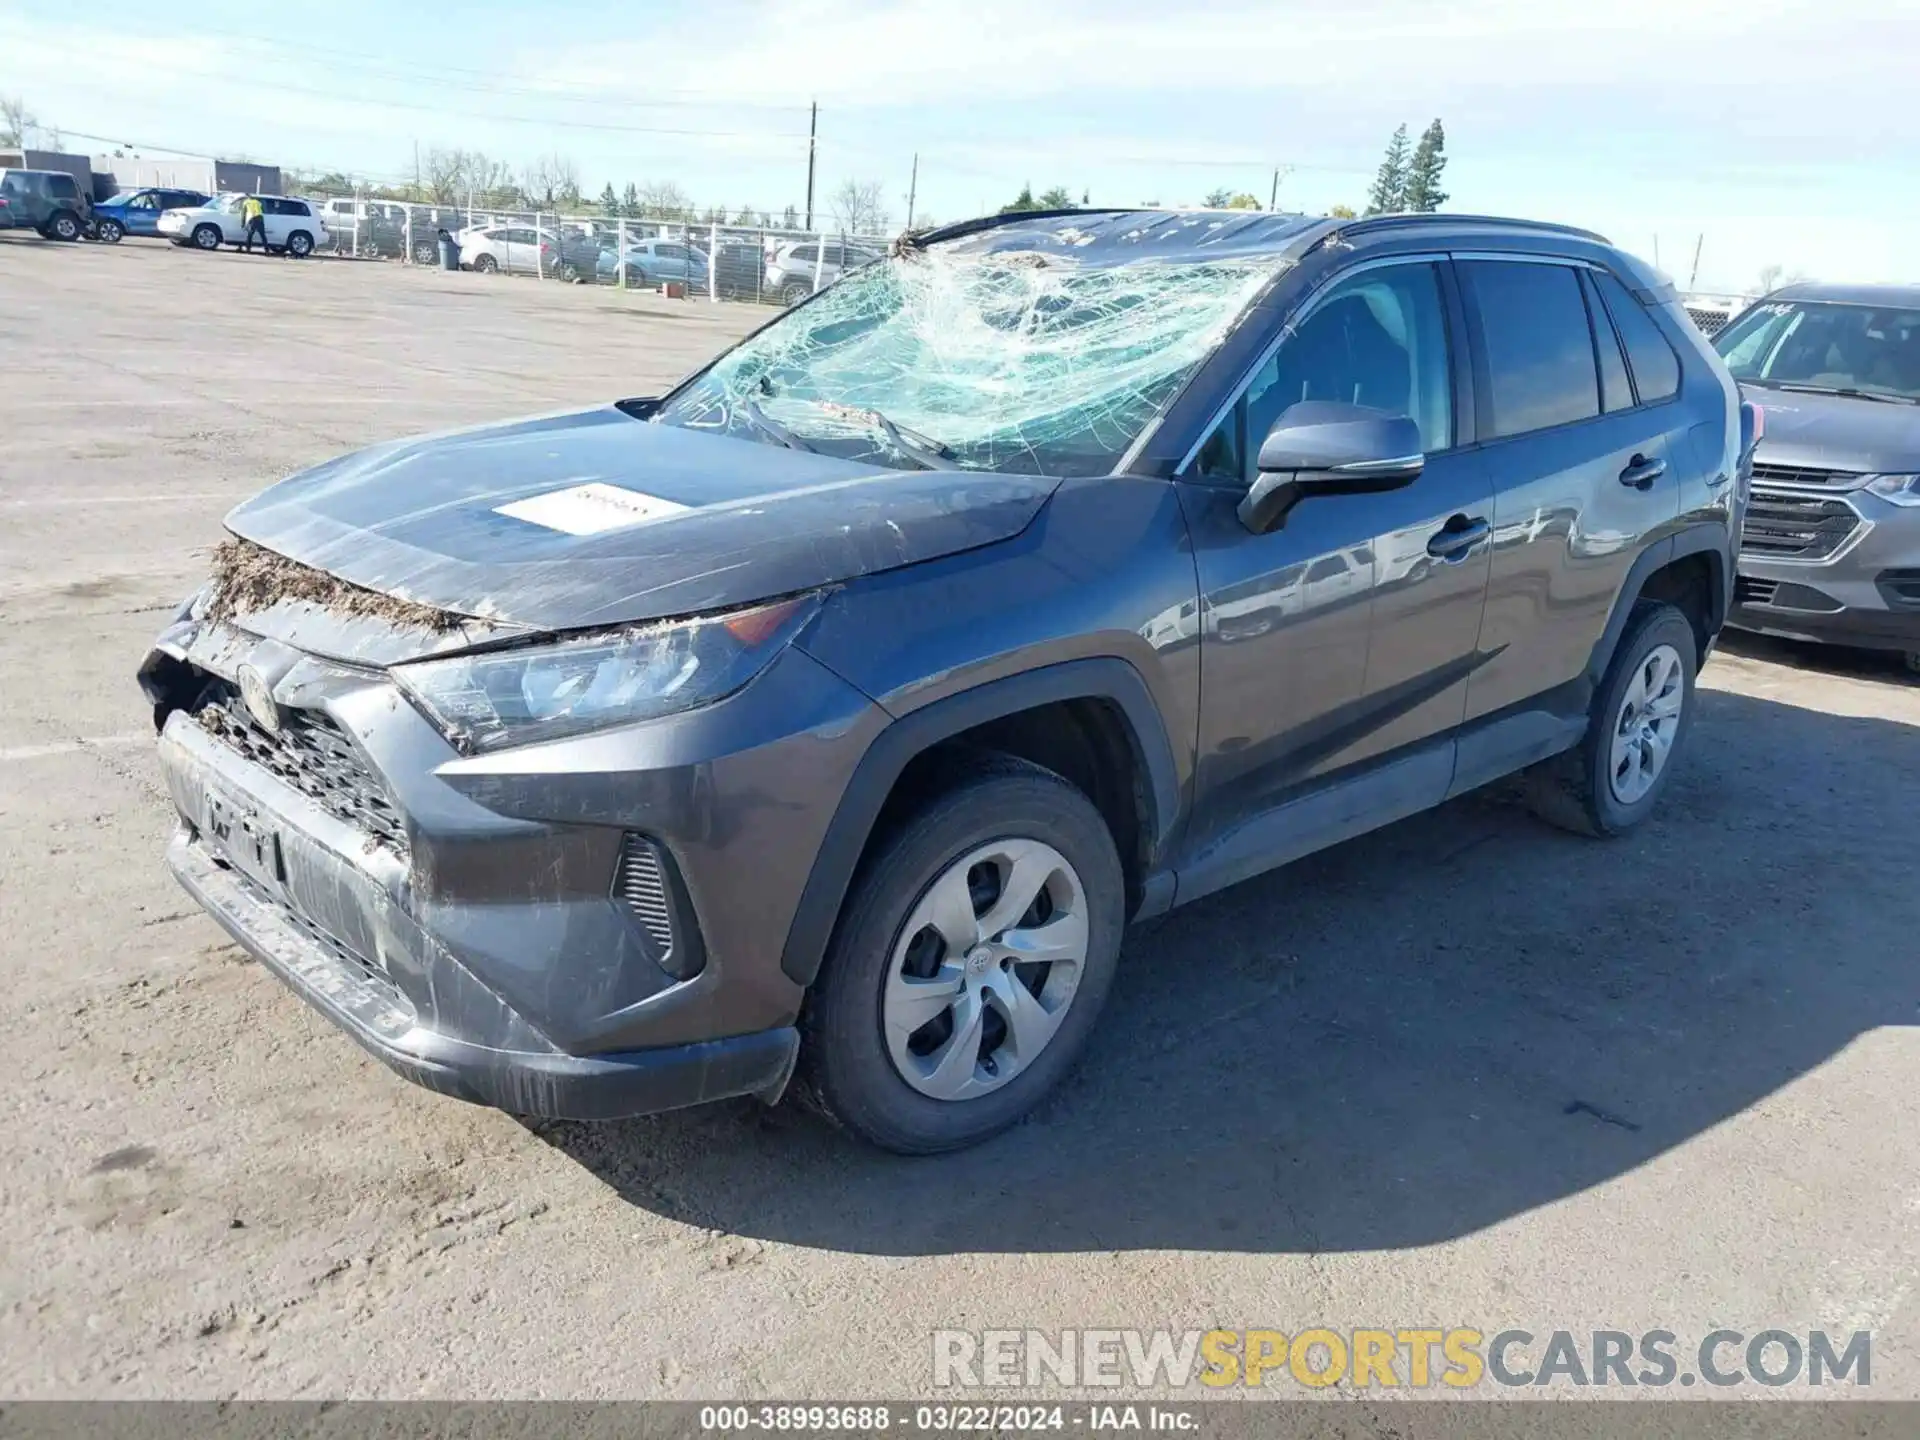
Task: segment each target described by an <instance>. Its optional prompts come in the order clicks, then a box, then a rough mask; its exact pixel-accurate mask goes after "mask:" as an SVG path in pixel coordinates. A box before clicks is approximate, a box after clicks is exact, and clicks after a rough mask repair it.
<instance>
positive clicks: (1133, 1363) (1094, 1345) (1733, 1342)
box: [933, 1326, 1873, 1390]
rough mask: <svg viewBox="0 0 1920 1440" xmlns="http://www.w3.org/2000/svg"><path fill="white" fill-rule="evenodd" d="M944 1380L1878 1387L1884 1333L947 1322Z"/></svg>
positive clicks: (999, 1384) (1221, 1385)
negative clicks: (1041, 1326)
mask: <svg viewBox="0 0 1920 1440" xmlns="http://www.w3.org/2000/svg"><path fill="white" fill-rule="evenodd" d="M933 1383H934V1385H935V1386H936V1387H937V1388H941V1389H947V1388H955V1389H963V1390H965V1389H1014V1388H1039V1387H1042V1386H1066V1387H1069V1388H1079V1387H1094V1388H1099V1387H1108V1386H1112V1387H1118V1386H1132V1387H1135V1388H1138V1389H1150V1388H1155V1387H1163V1388H1166V1389H1172V1390H1180V1389H1185V1388H1187V1387H1189V1386H1198V1387H1203V1388H1211V1389H1215V1390H1220V1389H1225V1388H1227V1387H1230V1386H1246V1387H1260V1386H1267V1385H1298V1386H1304V1387H1306V1388H1308V1389H1325V1388H1327V1387H1330V1386H1334V1385H1345V1386H1347V1387H1348V1388H1349V1389H1355V1390H1375V1389H1379V1390H1398V1389H1411V1390H1426V1389H1436V1388H1443V1389H1450V1390H1468V1389H1473V1388H1475V1387H1478V1386H1485V1385H1498V1386H1505V1387H1514V1388H1518V1387H1525V1388H1529V1389H1542V1388H1554V1387H1589V1386H1603V1387H1628V1388H1640V1387H1651V1388H1655V1389H1659V1388H1664V1387H1689V1386H1696V1385H1707V1386H1714V1387H1726V1386H1733V1385H1741V1384H1753V1385H1764V1386H1769V1387H1779V1386H1786V1385H1809V1386H1827V1385H1849V1386H1867V1385H1871V1384H1872V1383H1873V1337H1872V1335H1871V1333H1870V1332H1868V1331H1865V1330H1855V1331H1853V1332H1851V1333H1849V1334H1847V1335H1845V1336H1836V1335H1829V1334H1828V1333H1827V1332H1826V1331H1824V1330H1809V1331H1804V1332H1801V1331H1789V1330H1783V1329H1765V1330H1757V1331H1753V1332H1747V1331H1741V1330H1712V1331H1709V1332H1708V1333H1707V1334H1705V1335H1704V1336H1702V1337H1701V1338H1700V1339H1698V1340H1691V1341H1690V1340H1686V1339H1683V1338H1681V1337H1680V1336H1679V1335H1677V1334H1675V1332H1673V1331H1671V1330H1647V1331H1643V1332H1640V1333H1638V1334H1631V1333H1629V1332H1627V1331H1625V1330H1588V1331H1574V1330H1551V1331H1544V1332H1540V1333H1535V1332H1533V1331H1530V1330H1513V1329H1509V1330H1498V1331H1494V1332H1493V1333H1491V1334H1488V1333H1487V1332H1485V1331H1481V1330H1476V1329H1472V1328H1470V1327H1466V1326H1458V1327H1454V1328H1451V1329H1442V1328H1439V1327H1432V1328H1426V1327H1419V1328H1397V1327H1396V1328H1394V1329H1377V1330H1375V1329H1355V1330H1346V1331H1336V1330H1331V1329H1324V1328H1311V1329H1306V1330H1299V1331H1294V1332H1287V1331H1282V1330H1260V1329H1254V1330H1204V1331H1203V1330H1186V1331H1173V1330H978V1331H974V1330H936V1331H935V1332H934V1333H933Z"/></svg>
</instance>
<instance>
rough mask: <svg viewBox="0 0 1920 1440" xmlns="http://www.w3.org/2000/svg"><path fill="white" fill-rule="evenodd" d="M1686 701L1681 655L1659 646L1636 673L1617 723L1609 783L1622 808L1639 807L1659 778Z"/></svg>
mask: <svg viewBox="0 0 1920 1440" xmlns="http://www.w3.org/2000/svg"><path fill="white" fill-rule="evenodd" d="M1686 699H1687V686H1686V675H1685V673H1684V671H1683V670H1682V668H1681V661H1680V652H1679V651H1677V650H1675V649H1674V648H1673V647H1672V646H1671V645H1656V646H1654V648H1653V649H1651V650H1649V651H1648V652H1647V653H1646V655H1645V656H1644V657H1643V658H1642V659H1641V661H1640V663H1639V665H1638V666H1637V667H1635V669H1634V673H1633V680H1632V682H1631V683H1630V684H1629V685H1628V686H1627V693H1626V694H1625V695H1624V696H1623V697H1622V698H1621V702H1620V713H1619V714H1618V715H1617V716H1616V717H1615V718H1614V724H1613V747H1612V751H1611V754H1610V757H1609V758H1610V765H1609V769H1608V779H1609V783H1610V784H1611V785H1612V787H1613V798H1614V799H1616V800H1618V801H1619V802H1620V803H1621V804H1622V805H1633V804H1637V803H1638V802H1639V801H1640V800H1642V799H1644V798H1645V797H1646V794H1647V792H1648V791H1649V790H1651V789H1652V788H1653V786H1654V782H1655V781H1657V780H1658V779H1659V778H1660V772H1661V771H1662V770H1664V769H1665V768H1666V764H1667V757H1668V756H1669V755H1671V754H1672V753H1673V740H1674V736H1675V735H1676V734H1678V733H1679V730H1680V712H1681V710H1682V708H1683V707H1684V706H1685V704H1686Z"/></svg>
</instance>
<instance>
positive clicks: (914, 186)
mask: <svg viewBox="0 0 1920 1440" xmlns="http://www.w3.org/2000/svg"><path fill="white" fill-rule="evenodd" d="M919 193H920V152H919V151H918V150H916V151H914V152H913V178H912V179H911V180H909V181H907V230H908V232H909V233H911V232H912V230H913V200H914V197H915V196H916V195H918V194H919Z"/></svg>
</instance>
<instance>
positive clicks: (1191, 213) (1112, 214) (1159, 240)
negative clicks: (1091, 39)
mask: <svg viewBox="0 0 1920 1440" xmlns="http://www.w3.org/2000/svg"><path fill="white" fill-rule="evenodd" d="M1401 230H1405V231H1416V232H1417V231H1420V230H1431V231H1434V232H1436V233H1437V234H1470V235H1473V236H1475V237H1476V238H1484V239H1493V238H1497V237H1498V236H1500V235H1503V234H1526V235H1556V236H1573V237H1577V238H1579V239H1581V240H1585V241H1589V242H1592V243H1596V244H1602V245H1604V244H1606V243H1607V242H1606V240H1605V239H1604V237H1602V236H1599V235H1596V234H1594V233H1593V232H1592V231H1589V230H1578V229H1575V228H1574V227H1572V226H1568V225H1555V224H1549V223H1546V222H1543V221H1532V220H1513V219H1505V218H1502V217H1499V216H1489V215H1454V214H1430V215H1429V214H1421V215H1375V216H1369V217H1366V218H1363V219H1354V220H1338V219H1332V218H1328V217H1322V216H1313V215H1289V214H1285V213H1269V212H1267V211H1263V210H1040V211H1029V212H1026V213H1016V214H1011V215H988V216H983V217H981V218H980V219H977V220H965V221H961V222H959V223H958V224H954V225H947V226H942V227H939V228H937V229H934V230H929V231H925V232H922V233H921V234H920V235H919V236H917V237H916V238H917V240H918V241H919V243H921V244H923V245H938V244H944V243H949V242H953V241H967V242H969V243H968V248H969V249H977V250H982V251H994V250H1040V251H1057V252H1059V253H1061V254H1070V255H1072V256H1073V257H1074V258H1075V259H1076V260H1078V261H1080V262H1081V263H1083V264H1091V265H1102V264H1105V265H1120V264H1127V263H1130V262H1132V261H1136V260H1192V261H1204V260H1216V259H1218V260H1226V259H1245V258H1257V257H1260V256H1271V257H1272V258H1274V259H1275V260H1276V261H1277V260H1280V259H1282V258H1285V257H1288V256H1297V255H1299V254H1302V253H1304V252H1305V251H1306V250H1309V249H1311V248H1313V247H1314V246H1315V245H1317V244H1319V243H1320V242H1321V241H1323V240H1325V239H1326V238H1327V237H1329V236H1332V235H1341V236H1343V237H1345V238H1349V239H1358V238H1359V237H1360V236H1362V235H1375V234H1380V233H1384V232H1389V231H1401Z"/></svg>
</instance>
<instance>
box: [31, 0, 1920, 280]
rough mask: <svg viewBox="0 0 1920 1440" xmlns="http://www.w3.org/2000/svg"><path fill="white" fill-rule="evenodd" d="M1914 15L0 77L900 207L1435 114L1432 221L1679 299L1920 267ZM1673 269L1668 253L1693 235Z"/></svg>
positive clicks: (1309, 193)
mask: <svg viewBox="0 0 1920 1440" xmlns="http://www.w3.org/2000/svg"><path fill="white" fill-rule="evenodd" d="M1916 58H1920V3H1916V0H1607V3H1606V4H1603V5H1596V4H1592V3H1577V4H1576V3H1571V0H1446V3H1442V4H1434V3H1431V0H1208V3H1205V4H1202V5H1198V6H1194V5H1184V6H1181V5H1172V4H1168V3H1165V0H1160V3H1153V4H1149V3H1142V0H963V3H956V0H900V3H892V4H879V3H872V0H700V3H698V4H695V5H686V4H656V3H652V0H638V3H627V4H609V3H605V0H599V3H580V0H537V3H529V0H519V3H504V0H465V3H463V4H462V5H460V6H458V7H457V8H454V9H446V8H443V7H440V6H431V5H427V6H421V5H396V4H392V3H390V0H387V3H377V0H322V3H318V4H296V5H260V4H258V3H236V0H195V3H194V4H192V5H184V6H174V5H161V4H157V3H154V0H64V3H51V0H0V95H8V96H18V97H20V98H22V99H24V100H25V102H26V104H27V108H28V109H29V110H30V111H31V112H32V113H33V114H34V115H35V116H36V117H37V118H38V119H39V120H40V121H41V123H42V124H43V125H47V126H51V127H57V128H58V130H59V131H60V132H61V134H62V135H63V136H64V138H65V140H66V142H67V144H66V148H68V149H72V150H83V151H88V152H92V153H98V152H102V151H107V150H111V149H114V148H116V147H118V148H123V149H129V150H130V151H137V152H139V153H145V154H156V155H157V154H160V153H163V151H165V150H167V149H173V150H179V151H187V152H193V153H201V154H208V153H211V154H217V155H221V156H225V157H230V158H240V157H243V156H244V157H248V158H254V159H259V160H265V161H269V162H276V163H279V164H282V165H285V166H293V167H298V168H299V169H301V170H303V171H329V170H336V171H341V172H345V173H348V174H352V175H356V176H360V177H364V178H365V179H367V180H368V181H370V182H388V183H390V182H398V181H405V180H410V179H411V178H412V176H413V173H414V163H415V153H416V148H417V149H418V150H419V151H421V152H425V151H428V150H431V149H433V148H436V147H440V148H451V147H461V148H466V149H478V150H482V151H484V152H486V153H487V154H488V155H489V156H491V157H494V158H496V159H499V160H503V161H505V162H507V163H508V164H510V165H512V166H513V167H514V168H515V169H516V170H518V169H520V168H522V167H523V166H525V165H526V164H528V163H529V162H532V161H534V160H535V159H537V158H538V157H540V156H543V155H552V154H558V155H561V156H563V157H565V158H566V159H568V160H569V161H571V162H572V164H573V166H574V167H575V169H576V171H577V173H578V174H579V176H580V179H581V182H582V188H583V189H584V190H585V191H586V192H587V193H588V194H590V195H598V194H599V192H600V189H601V187H602V186H603V185H604V184H607V183H609V182H611V183H612V184H613V185H614V186H615V187H616V189H618V188H622V187H624V186H625V185H626V183H627V182H629V181H632V182H635V183H637V184H642V185H644V184H645V183H647V182H649V181H654V182H662V181H672V182H673V183H674V184H676V185H678V186H679V188H680V189H681V190H682V191H683V192H685V193H686V194H688V195H689V196H691V197H692V199H693V200H694V201H695V202H696V203H697V204H699V205H701V206H703V207H704V206H706V205H710V204H722V205H725V206H726V207H727V208H728V209H729V210H737V209H739V208H740V207H742V206H750V207H752V208H753V209H755V210H762V209H764V210H769V211H772V212H774V213H775V214H776V215H777V214H778V213H779V212H780V211H781V210H783V209H784V208H785V207H786V206H787V205H789V204H792V205H795V206H803V205H804V202H805V195H806V176H807V151H808V144H807V127H808V108H809V106H811V105H813V104H815V103H817V104H818V105H819V139H818V150H817V180H816V194H817V196H818V197H819V198H818V200H817V202H816V204H817V209H818V210H819V211H820V212H821V213H823V214H824V213H826V212H827V211H828V209H829V204H828V201H829V198H830V197H831V195H832V194H833V192H834V191H835V190H836V189H838V188H839V187H840V186H841V185H843V184H844V183H846V182H847V181H850V180H851V181H854V182H856V183H861V184H864V183H867V182H876V183H878V184H879V185H880V186H881V187H882V189H883V193H884V195H885V197H886V204H887V208H888V210H889V212H890V217H891V219H892V221H893V223H895V224H896V225H897V224H898V223H900V222H901V221H902V220H903V219H904V218H905V215H906V210H907V198H908V192H909V187H910V185H913V183H914V182H913V169H914V157H915V156H916V154H917V155H918V157H919V169H918V180H917V186H914V200H915V206H916V212H917V218H919V219H924V218H925V217H926V216H928V215H932V216H936V217H938V218H939V219H942V220H951V219H958V218H961V217H963V216H966V215H971V214H976V213H979V212H981V211H983V210H992V209H997V208H998V207H999V206H1000V205H1002V204H1004V203H1006V202H1007V201H1008V200H1010V199H1012V198H1013V196H1014V195H1015V194H1016V193H1017V192H1018V191H1019V189H1020V187H1021V186H1022V185H1023V184H1031V185H1032V187H1033V188H1034V190H1035V192H1036V193H1037V192H1039V191H1041V190H1043V189H1046V188H1048V187H1050V186H1054V185H1062V186H1065V187H1066V188H1067V189H1068V190H1069V191H1070V192H1072V194H1073V195H1074V196H1075V197H1076V198H1077V197H1079V196H1081V195H1083V194H1084V195H1086V196H1088V197H1090V199H1091V201H1092V203H1094V204H1105V205H1133V204H1138V203H1141V202H1148V201H1152V202H1157V203H1160V204H1166V205H1180V204H1188V205H1192V204H1198V203H1200V202H1201V201H1202V199H1203V198H1204V197H1205V196H1206V195H1207V194H1208V192H1210V191H1213V190H1215V189H1218V188H1226V189H1230V190H1234V191H1246V192H1250V193H1252V194H1254V195H1256V196H1257V197H1258V198H1259V199H1260V201H1261V203H1262V204H1265V203H1266V202H1267V201H1268V199H1269V197H1270V196H1271V195H1272V194H1273V193H1274V189H1273V186H1274V174H1275V172H1276V170H1277V171H1279V172H1280V181H1279V188H1278V195H1279V201H1280V206H1281V208H1282V209H1291V210H1302V211H1308V212H1316V213H1317V212H1322V211H1324V210H1326V209H1327V208H1328V207H1330V206H1332V205H1335V204H1340V203H1345V204H1349V205H1355V206H1359V205H1361V204H1362V203H1363V202H1364V200H1365V196H1366V191H1367V187H1368V185H1369V183H1370V182H1371V180H1372V177H1373V172H1374V169H1375V167H1376V166H1377V165H1378V163H1379V159H1380V154H1381V151H1382V150H1383V148H1384V147H1385V144H1386V141H1387V138H1388V136H1389V135H1390V134H1391V133H1392V131H1393V128H1394V127H1395V126H1396V125H1398V124H1401V123H1403V122H1404V123H1405V124H1406V125H1407V126H1408V128H1409V130H1410V131H1411V132H1412V133H1413V134H1414V135H1416V136H1417V135H1418V134H1419V132H1420V131H1421V130H1422V129H1424V128H1425V126H1426V125H1427V123H1428V121H1430V120H1431V119H1433V118H1435V117H1438V118H1440V119H1441V120H1442V121H1443V122H1444V124H1445V126H1446V132H1447V152H1448V154H1449V156H1450V157H1451V160H1450V164H1449V168H1448V170H1447V172H1446V177H1445V186H1446V188H1447V190H1448V191H1449V192H1450V194H1451V197H1452V198H1451V200H1450V201H1449V203H1448V205H1447V207H1446V208H1448V209H1451V210H1457V211H1473V212H1478V213H1487V214H1507V215H1519V216H1526V217H1529V218H1535V219H1547V220H1558V221H1563V222H1567V223H1571V224H1577V225H1584V226H1588V227H1590V228H1593V229H1596V230H1599V231H1600V232H1601V233H1603V234H1605V235H1607V236H1609V237H1610V238H1611V239H1613V240H1614V241H1615V242H1616V243H1618V244H1620V245H1622V246H1623V247H1625V248H1626V249H1628V250H1631V251H1633V252H1635V253H1636V254H1639V255H1642V256H1644V257H1646V258H1648V259H1657V260H1658V263H1659V264H1660V265H1661V267H1662V268H1663V269H1664V270H1665V271H1666V272H1667V273H1668V274H1669V275H1672V276H1673V277H1674V278H1675V280H1676V281H1678V282H1679V283H1680V284H1681V285H1683V286H1686V285H1688V284H1689V283H1690V282H1691V283H1692V284H1693V285H1694V286H1695V288H1699V289H1708V290H1714V289H1724V290H1737V289H1745V288H1750V287H1752V286H1753V285H1755V284H1756V283H1757V281H1758V280H1759V278H1760V276H1761V274H1762V272H1763V271H1764V270H1766V269H1767V268H1768V267H1779V268H1780V270H1781V271H1783V272H1784V273H1786V274H1798V275H1806V276H1809V277H1813V278H1818V279H1828V280H1909V281H1912V280H1920V240H1917V239H1916V237H1920V144H1916V143H1915V137H1916V135H1920V113H1916V109H1915V104H1914V98H1913V97H1914V86H1913V83H1912V80H1913V72H1914V65H1915V62H1916ZM1696 249H1697V251H1698V257H1699V258H1698V268H1697V271H1696V270H1695V253H1696Z"/></svg>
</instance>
